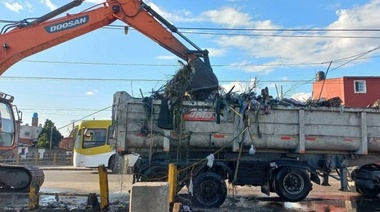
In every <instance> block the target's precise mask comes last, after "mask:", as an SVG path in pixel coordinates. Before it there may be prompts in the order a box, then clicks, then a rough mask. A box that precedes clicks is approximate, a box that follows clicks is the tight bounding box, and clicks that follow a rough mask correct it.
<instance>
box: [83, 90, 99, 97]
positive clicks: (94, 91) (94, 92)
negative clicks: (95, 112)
mask: <svg viewBox="0 0 380 212" xmlns="http://www.w3.org/2000/svg"><path fill="white" fill-rule="evenodd" d="M97 92H98V90H92V91H87V92H86V93H85V95H86V96H94V95H95V94H96V93H97Z"/></svg>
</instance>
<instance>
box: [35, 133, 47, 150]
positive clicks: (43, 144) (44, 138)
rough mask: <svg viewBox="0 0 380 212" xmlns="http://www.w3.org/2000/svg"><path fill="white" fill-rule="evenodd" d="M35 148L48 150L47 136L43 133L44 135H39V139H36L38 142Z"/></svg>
mask: <svg viewBox="0 0 380 212" xmlns="http://www.w3.org/2000/svg"><path fill="white" fill-rule="evenodd" d="M37 146H38V147H39V148H45V149H49V148H50V140H49V136H48V135H47V134H46V133H44V134H42V133H41V134H40V136H39V138H38V142H37Z"/></svg>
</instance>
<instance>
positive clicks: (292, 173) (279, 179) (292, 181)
mask: <svg viewBox="0 0 380 212" xmlns="http://www.w3.org/2000/svg"><path fill="white" fill-rule="evenodd" d="M274 183H275V190H276V193H277V195H278V196H280V197H281V198H282V199H283V200H285V201H289V202H298V201H301V200H303V199H305V197H306V196H307V195H308V194H309V192H310V190H311V188H312V185H311V182H310V178H309V176H308V174H307V172H306V171H305V170H302V169H297V168H288V167H284V168H281V169H280V170H279V171H278V172H277V175H276V176H275V182H274Z"/></svg>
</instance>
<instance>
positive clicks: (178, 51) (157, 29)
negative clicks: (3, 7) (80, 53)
mask: <svg viewBox="0 0 380 212" xmlns="http://www.w3.org/2000/svg"><path fill="white" fill-rule="evenodd" d="M82 2H83V0H75V1H73V2H70V3H69V4H67V5H65V6H63V7H60V8H58V9H56V10H55V11H52V12H50V13H48V14H46V15H44V16H41V17H40V18H38V19H36V20H35V21H33V22H28V21H27V20H23V21H21V22H19V23H16V24H12V25H10V26H7V27H6V28H3V29H2V31H1V32H2V34H0V43H1V45H2V49H1V50H0V75H2V74H3V73H4V72H5V71H6V70H7V69H8V68H9V67H10V66H12V65H13V64H14V63H16V62H18V61H20V60H22V59H23V58H25V57H27V56H30V55H32V54H35V53H38V52H40V51H43V50H45V49H48V48H50V47H52V46H55V45H58V44H60V43H63V42H66V41H68V40H71V39H73V38H76V37H79V36H81V35H84V34H86V33H88V32H91V31H93V30H96V29H99V28H101V27H104V26H107V25H110V24H111V23H113V22H114V21H116V20H120V21H123V22H124V23H126V24H128V25H129V26H131V27H133V28H134V29H136V30H137V31H139V32H140V33H142V34H144V35H145V36H147V37H149V38H150V39H152V40H153V41H155V42H157V43H158V44H159V45H160V46H162V47H164V48H165V49H167V50H168V51H170V52H172V53H173V54H175V55H177V56H178V57H179V58H181V59H183V60H185V61H186V62H188V63H189V64H191V65H192V66H193V68H194V72H195V73H194V77H193V79H194V80H193V81H196V80H195V79H196V78H199V77H197V75H199V76H202V77H201V78H202V79H204V78H205V77H206V78H207V84H204V85H196V86H192V88H191V90H193V91H198V90H210V89H216V88H217V86H218V80H217V78H216V76H215V75H214V73H213V71H212V68H211V65H210V61H209V58H208V51H207V50H201V49H200V48H199V47H198V46H196V45H195V44H194V43H193V42H191V41H190V40H189V39H187V38H186V37H185V36H184V35H182V34H181V33H179V32H178V30H177V28H176V27H175V26H173V25H172V24H170V23H169V22H168V21H167V20H165V19H164V18H163V17H162V16H160V15H159V14H158V13H157V12H155V11H154V10H153V9H152V8H151V7H149V6H148V5H147V4H145V3H144V2H142V1H140V0H124V1H121V0H107V2H105V3H103V4H100V5H99V6H98V7H97V8H95V9H92V10H85V11H83V12H80V13H77V14H67V15H66V16H64V17H61V18H55V19H52V18H54V17H56V16H57V15H59V14H61V13H63V12H65V11H67V10H69V9H71V8H73V7H75V6H78V5H80V4H81V3H82ZM11 27H13V29H11V30H9V29H10V28H11ZM168 29H169V30H170V31H169V30H168ZM8 30H9V32H7V31H8ZM172 32H174V33H177V34H178V35H179V36H180V37H181V38H182V39H184V40H185V41H186V42H187V43H189V44H190V45H191V46H193V47H194V48H195V50H189V49H188V48H187V47H186V46H185V45H184V44H183V43H181V42H180V41H179V40H178V39H177V38H176V37H175V36H174V35H173V33H172ZM20 41H22V42H20ZM201 58H202V59H203V60H202V59H201Z"/></svg>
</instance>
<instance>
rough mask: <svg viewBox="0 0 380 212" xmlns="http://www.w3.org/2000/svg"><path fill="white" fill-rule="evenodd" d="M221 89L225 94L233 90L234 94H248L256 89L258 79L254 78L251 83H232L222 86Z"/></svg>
mask: <svg viewBox="0 0 380 212" xmlns="http://www.w3.org/2000/svg"><path fill="white" fill-rule="evenodd" d="M234 86H235V87H234ZM220 87H222V88H223V91H224V92H229V91H230V90H231V89H232V88H233V90H232V93H235V92H236V93H248V92H251V91H253V90H254V89H255V88H256V79H255V78H252V79H251V80H250V81H249V82H231V83H227V84H221V85H220Z"/></svg>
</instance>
